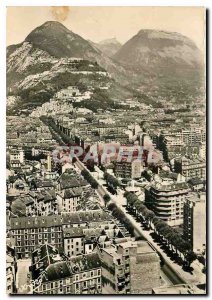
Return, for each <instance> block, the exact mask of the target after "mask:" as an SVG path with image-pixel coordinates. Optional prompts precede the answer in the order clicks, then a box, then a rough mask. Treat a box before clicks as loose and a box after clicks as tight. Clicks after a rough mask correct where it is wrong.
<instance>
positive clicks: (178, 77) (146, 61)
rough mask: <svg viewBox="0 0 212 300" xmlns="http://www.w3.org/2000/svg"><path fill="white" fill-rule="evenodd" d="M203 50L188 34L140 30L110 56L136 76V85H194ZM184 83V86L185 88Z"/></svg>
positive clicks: (198, 74) (198, 72)
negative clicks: (201, 50)
mask: <svg viewBox="0 0 212 300" xmlns="http://www.w3.org/2000/svg"><path fill="white" fill-rule="evenodd" d="M202 57H203V55H202V53H201V52H200V50H199V49H198V48H197V46H196V45H195V44H194V43H193V42H192V41H191V40H190V39H189V38H187V37H185V36H183V35H181V34H179V33H175V32H166V31H158V30H140V31H139V32H138V34H136V35H135V36H133V37H132V38H131V39H130V40H129V41H127V42H126V43H125V44H124V45H123V46H122V47H121V48H120V49H119V51H118V52H117V53H116V54H115V55H114V56H113V59H114V60H116V61H117V62H119V63H120V64H121V65H122V66H124V67H125V68H126V69H128V70H130V71H132V72H133V73H134V74H137V76H135V77H134V83H135V84H136V85H138V86H141V85H146V86H147V87H149V86H150V85H152V86H154V85H155V86H158V85H159V86H161V87H164V86H167V87H168V86H172V85H177V86H181V85H183V86H184V87H185V88H187V87H186V85H192V87H193V86H196V84H197V83H198V82H199V81H200V80H201V79H202V75H203V61H202ZM184 87H183V88H184Z"/></svg>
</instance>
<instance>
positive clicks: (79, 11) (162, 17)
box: [7, 6, 205, 50]
mask: <svg viewBox="0 0 212 300" xmlns="http://www.w3.org/2000/svg"><path fill="white" fill-rule="evenodd" d="M204 14H205V10H204V8H202V7H82V6H81V7H80V6H79V7H76V6H75V7H64V6H55V7H50V6H37V7H35V6H34V7H33V6H29V7H8V8H7V45H11V44H17V43H20V42H22V41H23V40H24V39H25V37H26V36H27V35H28V34H29V33H30V32H31V31H32V30H33V29H34V28H35V27H37V26H39V25H41V24H42V23H44V22H46V21H49V20H58V21H60V22H61V23H63V24H64V25H65V26H66V27H67V28H69V29H70V30H72V31H73V32H75V33H77V34H79V35H81V36H82V37H83V38H85V39H90V40H92V41H94V42H98V41H101V40H103V39H107V38H112V37H116V38H117V40H118V41H120V42H121V43H125V42H126V41H127V40H128V39H130V38H131V37H132V36H133V35H135V34H136V33H137V32H138V31H139V30H140V29H148V28H149V29H159V30H168V31H175V32H179V33H182V34H184V35H186V36H188V37H190V38H191V39H192V40H193V41H194V42H195V43H196V45H197V46H198V47H199V48H200V49H201V50H203V49H204V34H205V32H204V31H205V29H204Z"/></svg>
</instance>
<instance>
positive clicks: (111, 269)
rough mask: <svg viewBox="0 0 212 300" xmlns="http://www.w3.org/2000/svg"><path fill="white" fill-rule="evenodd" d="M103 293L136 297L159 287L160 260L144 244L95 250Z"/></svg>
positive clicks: (132, 243)
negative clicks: (135, 295) (100, 269)
mask: <svg viewBox="0 0 212 300" xmlns="http://www.w3.org/2000/svg"><path fill="white" fill-rule="evenodd" d="M99 255H100V258H101V261H102V293H103V294H138V293H144V292H145V291H146V292H147V291H150V290H151V289H152V287H153V286H154V287H157V286H159V285H160V259H159V256H158V255H157V253H156V252H155V251H154V250H153V249H152V248H151V247H150V246H149V244H148V243H147V242H145V241H136V242H135V241H132V240H130V241H127V242H121V243H119V244H117V245H111V246H110V247H107V248H104V249H99Z"/></svg>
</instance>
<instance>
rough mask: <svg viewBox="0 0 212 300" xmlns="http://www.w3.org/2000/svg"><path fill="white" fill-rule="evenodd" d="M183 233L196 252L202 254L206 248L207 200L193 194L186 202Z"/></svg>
mask: <svg viewBox="0 0 212 300" xmlns="http://www.w3.org/2000/svg"><path fill="white" fill-rule="evenodd" d="M183 234H184V237H185V240H186V241H188V242H189V243H190V244H191V247H192V249H193V251H194V252H196V253H197V254H202V253H203V252H204V251H205V249H206V200H205V197H204V198H201V197H200V196H198V195H197V194H194V193H193V194H192V195H191V196H190V197H189V198H187V199H186V202H185V204H184V221H183Z"/></svg>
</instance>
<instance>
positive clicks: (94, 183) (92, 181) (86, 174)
mask: <svg viewBox="0 0 212 300" xmlns="http://www.w3.org/2000/svg"><path fill="white" fill-rule="evenodd" d="M81 175H82V176H83V177H84V178H85V180H87V182H88V183H90V185H91V187H92V188H93V189H97V188H98V186H99V184H98V182H97V181H96V179H94V178H93V176H92V175H91V174H90V173H89V172H88V171H87V170H86V169H83V170H82V171H81Z"/></svg>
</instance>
